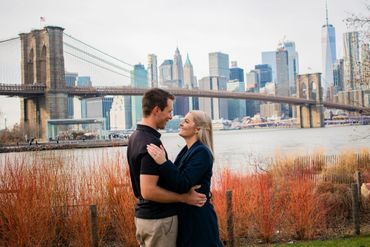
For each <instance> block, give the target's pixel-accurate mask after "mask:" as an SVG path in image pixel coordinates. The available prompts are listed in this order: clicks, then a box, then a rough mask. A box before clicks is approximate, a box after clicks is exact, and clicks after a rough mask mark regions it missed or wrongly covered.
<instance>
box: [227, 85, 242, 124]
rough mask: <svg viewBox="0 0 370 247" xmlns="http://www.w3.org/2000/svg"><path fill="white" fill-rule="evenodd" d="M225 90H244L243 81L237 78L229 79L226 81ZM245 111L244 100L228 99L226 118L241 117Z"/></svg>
mask: <svg viewBox="0 0 370 247" xmlns="http://www.w3.org/2000/svg"><path fill="white" fill-rule="evenodd" d="M227 91H230V92H245V83H244V82H242V81H239V80H234V81H232V80H230V81H228V82H227ZM245 113H246V101H245V100H241V99H229V100H228V119H230V120H234V119H235V118H240V119H241V118H242V117H244V116H245Z"/></svg>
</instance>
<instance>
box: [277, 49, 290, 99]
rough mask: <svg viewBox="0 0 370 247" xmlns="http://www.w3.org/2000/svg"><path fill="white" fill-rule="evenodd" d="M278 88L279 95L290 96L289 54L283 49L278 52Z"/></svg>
mask: <svg viewBox="0 0 370 247" xmlns="http://www.w3.org/2000/svg"><path fill="white" fill-rule="evenodd" d="M276 86H277V95H279V96H289V67H288V52H287V51H286V50H285V49H284V48H282V47H281V48H279V49H278V50H277V51H276Z"/></svg>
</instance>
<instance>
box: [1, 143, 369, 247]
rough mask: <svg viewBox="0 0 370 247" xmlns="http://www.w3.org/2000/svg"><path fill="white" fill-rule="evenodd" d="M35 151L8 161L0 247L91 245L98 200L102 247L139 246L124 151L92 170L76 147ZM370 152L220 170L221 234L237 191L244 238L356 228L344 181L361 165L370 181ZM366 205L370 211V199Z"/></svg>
mask: <svg viewBox="0 0 370 247" xmlns="http://www.w3.org/2000/svg"><path fill="white" fill-rule="evenodd" d="M56 153H58V154H59V155H56ZM27 155H29V154H22V155H20V154H19V155H17V156H15V157H16V158H14V157H12V158H8V159H5V164H2V165H1V166H0V246H89V245H90V212H89V205H91V204H96V205H97V207H98V224H99V239H100V244H101V246H109V245H113V244H116V245H123V244H124V245H125V246H136V245H137V243H136V240H135V234H134V232H135V226H134V222H133V213H134V204H135V198H134V196H133V194H132V190H131V183H130V178H129V174H128V171H127V169H126V167H127V165H126V164H125V162H126V160H125V158H124V154H123V153H122V152H117V153H115V154H114V155H112V153H111V152H109V153H108V151H104V152H103V153H102V154H100V155H99V156H98V157H85V158H86V159H87V158H88V159H89V162H84V163H90V164H91V165H89V166H84V167H81V166H79V163H80V162H81V160H80V158H81V157H73V156H71V155H70V153H68V152H66V153H63V155H61V154H60V153H59V152H55V153H53V152H48V157H44V156H43V153H42V152H41V153H34V154H33V156H32V157H31V159H30V157H28V156H27ZM369 157H370V155H369V150H364V151H362V155H361V156H360V158H358V156H355V155H354V154H353V152H350V151H348V152H346V153H343V154H341V155H340V158H339V159H338V160H339V162H338V164H337V165H335V166H334V165H331V166H329V165H328V164H327V160H325V159H323V154H322V153H319V154H316V155H312V156H311V157H310V158H309V159H307V158H304V159H303V158H296V157H279V158H277V159H275V161H274V163H273V164H271V166H270V167H269V168H268V170H267V171H263V172H259V173H253V174H240V173H238V174H235V172H231V171H229V170H227V169H224V170H222V171H220V172H218V173H217V174H215V176H214V178H213V188H212V193H213V197H212V201H213V204H214V206H215V210H216V212H217V215H218V220H219V225H220V234H221V238H222V239H223V240H225V239H227V232H226V229H227V226H226V210H227V209H226V200H225V199H226V196H225V194H226V191H227V190H232V191H233V214H234V228H235V230H234V232H235V235H236V237H237V238H247V239H249V240H250V241H258V240H261V241H263V242H274V241H277V240H279V239H293V238H294V239H312V238H316V237H318V236H320V235H322V234H325V233H326V232H328V231H327V229H328V227H331V228H335V227H336V226H338V225H343V224H346V225H350V224H351V222H350V213H351V195H350V190H349V186H348V184H347V183H343V182H344V181H346V182H348V179H350V180H351V179H352V180H353V177H352V175H353V173H354V171H355V170H357V169H359V170H361V171H362V174H365V177H364V178H365V179H368V176H369V175H368V174H369V172H370V169H369V164H370V158H369ZM29 160H31V161H29ZM328 177H330V179H327V178H328ZM324 178H325V179H324ZM322 181H326V182H322ZM367 181H368V180H367ZM364 203H365V208H369V205H368V204H369V203H370V200H367V201H365V202H364Z"/></svg>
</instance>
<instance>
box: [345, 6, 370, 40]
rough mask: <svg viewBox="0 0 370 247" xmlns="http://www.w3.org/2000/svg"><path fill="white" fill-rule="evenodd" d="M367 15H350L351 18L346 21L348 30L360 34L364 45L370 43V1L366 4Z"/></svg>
mask: <svg viewBox="0 0 370 247" xmlns="http://www.w3.org/2000/svg"><path fill="white" fill-rule="evenodd" d="M364 5H365V12H366V13H365V14H363V13H360V14H355V13H349V16H348V17H347V18H346V19H344V22H345V23H346V26H347V27H348V28H351V29H354V30H356V31H358V32H359V33H360V38H361V41H362V42H363V43H368V42H369V41H370V4H369V3H368V1H366V3H364Z"/></svg>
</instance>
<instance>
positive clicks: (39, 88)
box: [0, 83, 46, 96]
mask: <svg viewBox="0 0 370 247" xmlns="http://www.w3.org/2000/svg"><path fill="white" fill-rule="evenodd" d="M45 88H46V86H45V84H41V83H36V84H29V85H27V84H4V83H0V95H8V96H32V95H40V94H44V93H45Z"/></svg>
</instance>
